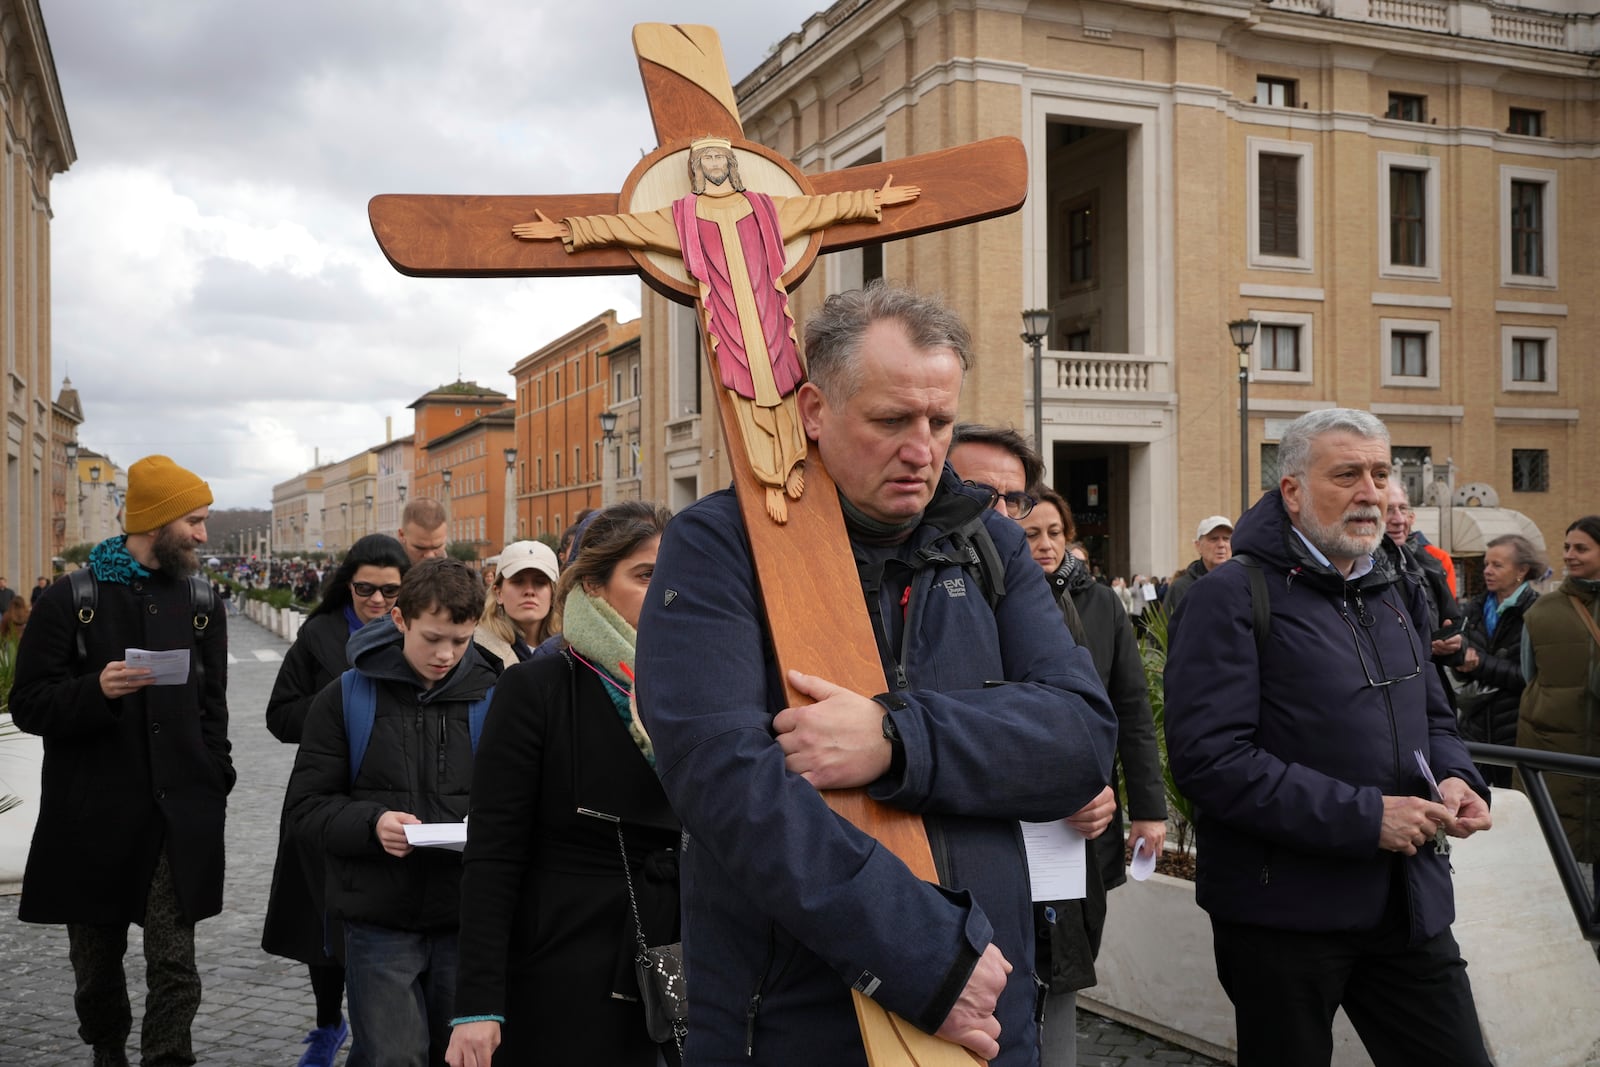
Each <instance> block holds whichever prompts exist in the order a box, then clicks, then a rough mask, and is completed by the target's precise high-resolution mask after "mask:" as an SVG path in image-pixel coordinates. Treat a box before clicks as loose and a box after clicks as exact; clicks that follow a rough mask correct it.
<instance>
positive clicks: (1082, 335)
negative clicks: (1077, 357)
mask: <svg viewBox="0 0 1600 1067" xmlns="http://www.w3.org/2000/svg"><path fill="white" fill-rule="evenodd" d="M1091 343H1092V339H1091V337H1090V331H1088V330H1073V331H1072V332H1071V333H1069V334H1067V340H1066V350H1067V351H1068V352H1092V351H1094V349H1092V348H1090V347H1089V346H1090V344H1091Z"/></svg>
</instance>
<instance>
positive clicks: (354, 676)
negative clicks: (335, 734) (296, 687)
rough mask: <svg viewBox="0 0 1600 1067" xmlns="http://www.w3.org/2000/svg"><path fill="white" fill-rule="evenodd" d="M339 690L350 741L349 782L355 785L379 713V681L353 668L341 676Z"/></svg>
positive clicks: (346, 735)
mask: <svg viewBox="0 0 1600 1067" xmlns="http://www.w3.org/2000/svg"><path fill="white" fill-rule="evenodd" d="M339 691H340V694H341V695H342V696H343V697H344V734H345V738H346V739H347V740H348V742H349V745H350V784H351V786H354V785H355V784H356V773H357V772H358V771H360V770H361V761H362V760H364V759H366V758H367V745H368V743H370V742H371V741H372V723H373V720H374V719H376V718H377V717H378V684H377V683H376V682H374V681H373V680H372V679H371V678H368V677H367V676H366V675H364V674H362V673H361V672H360V671H358V670H356V669H354V668H351V669H350V670H347V671H345V672H344V673H343V674H341V675H340V676H339Z"/></svg>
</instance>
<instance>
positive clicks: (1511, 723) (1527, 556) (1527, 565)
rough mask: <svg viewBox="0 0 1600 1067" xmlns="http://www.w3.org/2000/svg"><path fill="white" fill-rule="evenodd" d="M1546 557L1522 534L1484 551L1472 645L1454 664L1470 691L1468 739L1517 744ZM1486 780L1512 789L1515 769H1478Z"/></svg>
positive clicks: (1468, 620)
mask: <svg viewBox="0 0 1600 1067" xmlns="http://www.w3.org/2000/svg"><path fill="white" fill-rule="evenodd" d="M1546 567H1547V564H1546V563H1545V561H1544V554H1543V553H1542V552H1540V551H1539V550H1538V549H1537V548H1535V547H1534V546H1533V542H1532V541H1529V540H1528V539H1527V538H1526V537H1523V536H1522V535H1521V534H1503V535H1501V536H1500V537H1496V538H1495V539H1494V540H1492V541H1490V542H1489V544H1488V545H1487V546H1486V547H1485V549H1484V553H1483V585H1484V590H1485V591H1484V594H1483V596H1481V597H1477V598H1475V599H1473V600H1469V601H1466V602H1465V603H1464V604H1463V605H1462V612H1463V615H1462V618H1463V623H1464V626H1465V637H1466V647H1465V648H1464V649H1463V650H1462V653H1461V657H1460V661H1459V662H1458V663H1455V664H1454V665H1453V666H1452V669H1453V670H1454V671H1455V673H1456V678H1457V680H1458V681H1460V682H1463V683H1465V685H1466V687H1465V688H1464V689H1462V690H1461V691H1460V693H1459V694H1458V695H1457V697H1456V708H1457V711H1458V712H1459V714H1460V718H1461V739H1462V740H1463V741H1487V742H1488V743H1489V744H1491V745H1514V744H1516V743H1517V708H1518V706H1519V705H1520V704H1521V703H1522V687H1523V677H1522V619H1523V615H1524V614H1525V613H1526V612H1527V611H1528V609H1529V608H1530V607H1532V606H1533V602H1534V601H1535V600H1538V599H1539V591H1538V590H1537V589H1535V588H1534V587H1533V586H1532V585H1531V584H1530V583H1532V582H1534V581H1537V580H1538V579H1539V578H1541V577H1543V576H1544V572H1545V569H1546ZM1478 770H1479V771H1481V772H1482V774H1483V779H1484V781H1486V782H1488V783H1489V784H1490V785H1492V786H1509V785H1510V784H1511V768H1510V767H1496V766H1493V765H1491V764H1486V763H1482V764H1479V765H1478Z"/></svg>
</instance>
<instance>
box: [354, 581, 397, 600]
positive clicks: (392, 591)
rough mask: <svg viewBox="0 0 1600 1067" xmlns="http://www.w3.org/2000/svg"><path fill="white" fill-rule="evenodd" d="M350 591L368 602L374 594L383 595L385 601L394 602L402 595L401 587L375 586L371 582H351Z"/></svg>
mask: <svg viewBox="0 0 1600 1067" xmlns="http://www.w3.org/2000/svg"><path fill="white" fill-rule="evenodd" d="M350 591H351V592H352V593H354V594H355V595H356V596H358V597H360V598H361V599H362V600H366V599H367V598H368V597H370V596H372V594H373V593H382V594H383V599H385V600H393V599H394V598H395V597H397V596H399V595H400V586H399V585H398V584H396V583H391V584H389V585H373V584H372V583H371V582H351V583H350Z"/></svg>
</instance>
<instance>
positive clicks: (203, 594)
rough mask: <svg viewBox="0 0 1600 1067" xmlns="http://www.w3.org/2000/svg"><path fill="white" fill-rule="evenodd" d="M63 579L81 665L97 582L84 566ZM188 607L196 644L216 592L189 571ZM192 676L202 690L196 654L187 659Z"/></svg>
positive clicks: (86, 650)
mask: <svg viewBox="0 0 1600 1067" xmlns="http://www.w3.org/2000/svg"><path fill="white" fill-rule="evenodd" d="M67 581H68V582H69V583H70V584H71V586H72V603H73V614H74V615H76V616H77V617H78V634H77V651H78V664H79V666H80V667H81V666H82V665H83V664H85V663H87V662H88V661H89V627H90V625H91V624H92V623H93V622H94V613H95V609H96V608H97V607H99V605H100V583H99V582H98V581H96V580H95V576H94V571H92V570H90V569H89V568H88V567H79V568H78V569H77V570H75V571H72V572H71V573H69V574H68V575H67ZM188 586H189V610H190V613H191V617H192V618H193V620H194V640H195V644H197V645H198V644H199V643H200V641H201V639H202V638H203V637H204V636H205V633H206V627H208V626H210V625H211V613H212V612H214V611H216V610H217V607H218V605H217V600H216V594H215V593H214V592H213V591H212V589H211V583H210V582H207V581H206V580H205V579H204V578H202V577H200V576H199V575H198V574H191V575H189V581H188ZM191 663H192V665H193V667H194V672H195V680H196V682H197V683H198V684H199V686H200V688H201V689H202V690H203V689H204V688H205V684H206V668H205V663H204V662H203V661H202V660H201V659H200V657H198V656H196V657H194V658H193V659H192V661H191Z"/></svg>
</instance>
